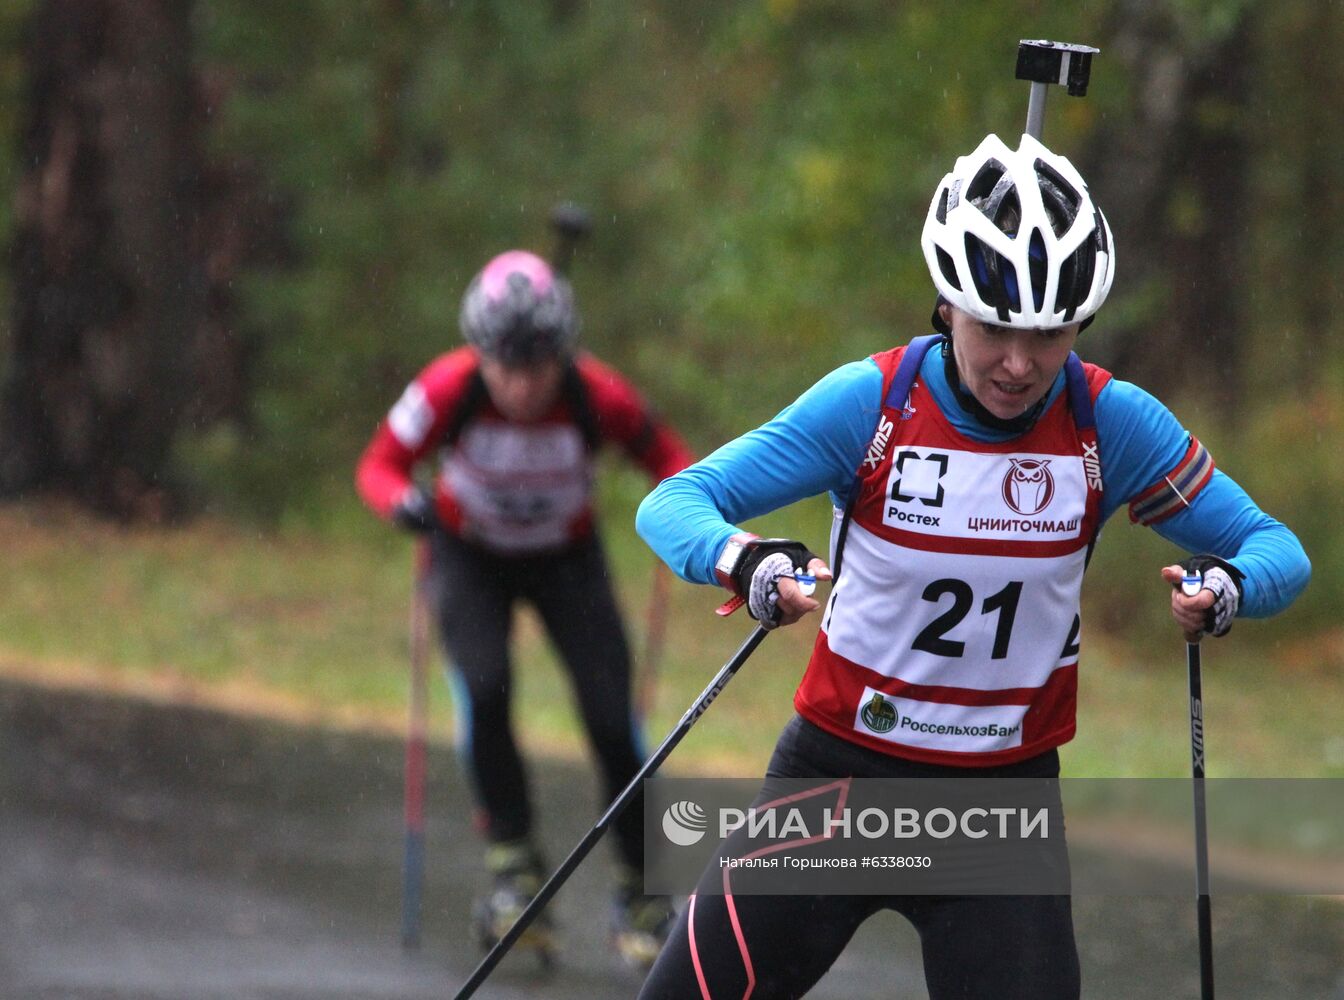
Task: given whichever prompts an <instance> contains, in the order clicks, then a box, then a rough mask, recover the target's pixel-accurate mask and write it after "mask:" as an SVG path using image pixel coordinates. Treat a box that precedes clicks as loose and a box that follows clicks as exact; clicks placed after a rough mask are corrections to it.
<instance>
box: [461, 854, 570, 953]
mask: <svg viewBox="0 0 1344 1000" xmlns="http://www.w3.org/2000/svg"><path fill="white" fill-rule="evenodd" d="M486 868H487V869H488V870H489V871H490V873H491V878H492V880H493V884H492V886H491V888H490V891H489V892H488V893H487V894H486V895H485V896H483V897H482V898H481V899H478V900H477V901H476V902H475V904H474V905H473V906H472V912H471V930H472V936H473V937H474V938H475V939H476V943H477V945H478V946H479V947H480V949H481V951H483V952H488V951H489V950H490V949H491V948H493V947H494V946H495V945H496V944H498V943H499V940H500V938H502V937H503V936H504V935H505V934H507V933H508V931H509V928H511V927H512V926H513V924H514V922H515V921H516V920H517V919H518V917H519V915H521V914H522V912H523V910H524V909H526V908H527V904H528V903H530V902H531V901H532V897H534V896H535V895H536V894H537V892H538V890H540V889H541V886H542V884H543V882H544V881H545V870H544V867H543V865H542V862H541V858H540V856H539V855H538V854H537V852H536V851H535V850H533V848H532V847H531V846H530V845H528V844H518V843H512V844H495V845H493V846H491V847H490V849H489V851H487V853H486ZM514 947H516V948H519V949H521V950H523V951H529V952H531V953H532V954H534V955H535V956H536V958H537V963H538V965H539V966H540V967H541V971H542V972H550V971H551V970H552V969H553V968H554V967H555V964H556V936H555V928H554V926H553V925H552V923H551V917H550V914H549V913H548V912H547V911H545V910H543V911H542V912H541V913H539V914H537V917H536V919H535V920H533V921H532V924H531V925H530V926H529V927H528V928H527V930H526V931H524V932H523V935H522V937H520V938H519V939H518V942H517V944H516V945H515V946H514Z"/></svg>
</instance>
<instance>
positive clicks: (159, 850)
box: [0, 683, 1344, 1000]
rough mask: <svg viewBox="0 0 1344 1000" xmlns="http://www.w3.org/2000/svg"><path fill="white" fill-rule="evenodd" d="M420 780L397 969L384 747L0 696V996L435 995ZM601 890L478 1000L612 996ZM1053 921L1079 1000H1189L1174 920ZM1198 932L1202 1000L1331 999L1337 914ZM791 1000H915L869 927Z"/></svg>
mask: <svg viewBox="0 0 1344 1000" xmlns="http://www.w3.org/2000/svg"><path fill="white" fill-rule="evenodd" d="M430 775H431V781H430V807H429V808H430V819H429V823H430V827H429V844H428V850H427V853H428V867H429V874H428V880H427V884H426V887H425V923H424V947H423V949H422V950H421V951H420V952H419V953H416V954H409V955H408V954H406V953H403V951H402V950H401V948H400V946H399V944H398V931H399V920H400V865H401V838H402V829H401V746H400V744H399V743H398V742H397V741H395V740H388V739H381V738H376V737H370V736H352V735H346V734H333V733H330V732H316V731H311V730H305V729H301V728H296V727H290V726H286V725H283V724H279V723H272V722H259V721H252V720H239V719H236V718H233V717H229V716H225V715H222V714H217V713H212V712H206V711H200V710H192V709H180V708H163V707H155V706H150V705H146V704H144V703H139V702H131V701H122V700H117V699H110V698H104V697H100V696H90V695H78V694H68V693H56V692H51V691H44V690H37V689H33V688H27V687H23V686H18V685H13V684H9V683H0V928H2V929H3V934H0V997H3V998H42V1000H55V998H61V1000H66V998H69V1000H95V998H96V1000H123V998H137V1000H138V998H146V1000H148V998H154V1000H159V998H163V1000H169V998H171V1000H207V998H212V1000H213V998H225V997H227V998H229V1000H251V998H257V1000H291V998H293V1000H298V998H316V997H324V998H337V1000H340V998H356V997H366V998H422V997H448V996H451V995H452V993H453V991H454V989H455V988H456V986H458V985H459V984H460V983H461V982H462V981H463V980H464V979H465V978H466V976H467V975H468V974H469V973H470V971H471V969H472V968H473V967H474V964H475V961H476V959H477V955H476V954H475V952H474V951H473V950H472V948H471V946H470V944H469V942H468V940H467V934H466V927H465V917H466V912H467V908H468V906H469V901H470V899H471V896H472V895H473V894H474V893H475V892H476V891H477V889H478V887H479V886H480V884H481V876H480V874H479V854H480V851H479V847H478V845H477V842H476V840H475V839H474V835H473V834H472V833H471V831H470V828H469V823H468V818H467V816H468V813H467V808H466V802H465V799H464V797H463V791H462V784H461V782H460V781H459V780H458V776H457V770H456V765H455V763H454V762H453V760H452V756H451V754H450V753H449V752H448V751H446V750H438V751H435V752H434V753H433V754H432V755H431V761H430ZM592 784H593V783H592V782H591V781H590V780H589V778H588V777H587V776H586V775H582V774H576V773H574V770H573V769H572V768H570V769H566V768H564V767H561V766H557V765H547V766H538V767H536V769H535V772H534V785H535V786H536V787H537V788H538V790H539V794H540V813H541V815H542V817H543V831H544V834H545V838H546V842H547V844H548V846H549V848H550V850H551V852H552V858H553V860H558V859H559V858H560V857H562V856H563V855H564V853H566V852H567V851H568V850H569V848H570V847H571V846H572V845H573V844H574V843H575V842H576V841H577V840H578V839H579V838H580V837H581V836H582V835H583V833H584V832H585V831H586V830H587V828H588V825H589V824H590V823H591V822H592V820H593V818H594V817H595V816H596V814H597V811H598V803H597V801H596V795H595V793H594V792H593V790H592ZM580 789H581V790H583V794H579V792H578V790H580ZM1127 863H1129V862H1124V861H1118V862H1117V864H1121V865H1124V864H1127ZM610 870H611V869H610V863H609V860H608V855H607V853H606V851H605V849H604V848H603V847H599V849H598V851H597V852H595V853H594V855H592V856H591V857H590V859H589V861H588V862H587V863H585V864H584V865H583V866H582V867H581V868H580V869H579V871H578V872H577V873H576V874H575V876H574V877H573V878H572V879H571V880H570V882H569V883H568V884H567V885H566V886H565V887H564V889H563V890H562V891H561V893H560V895H559V896H558V897H557V900H556V905H557V906H558V913H557V919H558V921H559V922H560V925H561V927H562V929H563V940H564V943H565V949H566V950H565V954H564V957H563V959H562V965H561V967H560V968H559V970H558V971H556V972H555V973H553V974H551V975H550V976H548V977H542V976H540V975H539V974H538V972H537V969H536V966H535V963H534V962H533V960H532V958H531V956H528V955H525V954H520V955H515V956H510V957H509V958H508V959H506V961H505V962H504V964H503V965H502V966H501V967H500V968H499V970H497V971H496V973H495V975H494V976H493V977H492V978H491V980H490V981H489V982H488V983H487V984H486V986H485V987H484V988H483V989H482V990H481V991H480V993H479V994H478V996H481V997H483V998H490V997H497V998H500V1000H510V998H517V997H524V996H527V997H533V996H537V997H555V998H559V1000H568V998H575V1000H580V998H581V1000H605V998H608V997H613V998H614V997H631V996H634V994H635V993H636V992H637V990H638V978H637V977H636V976H634V975H633V974H632V973H631V972H629V971H628V970H626V969H624V968H623V967H621V966H620V965H619V963H617V962H616V961H615V960H614V959H613V958H612V956H611V955H610V953H609V951H608V948H607V945H606V941H605V923H606V904H607V885H608V881H609V878H610ZM1171 878H1172V879H1174V880H1179V883H1178V884H1180V885H1182V886H1185V885H1189V884H1190V876H1189V873H1188V872H1185V871H1180V870H1176V871H1173V872H1172V873H1171ZM1075 914H1076V923H1077V930H1078V938H1079V945H1080V951H1081V954H1082V960H1083V969H1084V995H1085V996H1087V997H1089V998H1096V1000H1111V998H1116V1000H1119V998H1126V1000H1128V998H1136V997H1161V998H1169V997H1195V996H1197V995H1198V973H1197V964H1196V960H1195V944H1194V941H1195V931H1194V913H1193V904H1192V903H1191V901H1190V900H1189V899H1188V898H1185V897H1182V896H1180V895H1173V896H1170V897H1162V898H1155V897H1130V898H1121V897H1107V898H1101V897H1091V898H1087V897H1083V898H1079V899H1078V900H1077V901H1076V902H1075ZM1214 920H1215V922H1214V941H1215V948H1216V960H1217V963H1218V996H1219V997H1220V998H1221V1000H1234V998H1246V1000H1264V998H1272V997H1285V998H1322V1000H1344V905H1341V904H1339V903H1335V902H1329V901H1324V900H1318V899H1311V898H1305V897H1269V896H1232V897H1227V898H1224V899H1218V900H1216V901H1215V908H1214ZM809 996H811V997H817V998H835V1000H840V998H854V997H892V998H912V1000H925V998H926V997H927V993H926V992H925V990H924V987H923V979H922V974H921V972H920V964H919V957H918V941H917V939H916V938H915V936H914V934H913V932H911V931H910V929H909V928H908V927H907V926H906V925H905V924H904V923H903V922H902V921H901V920H900V919H899V918H897V917H895V916H893V915H890V914H881V915H879V916H878V917H876V918H874V919H873V920H871V921H869V922H868V924H866V925H865V926H864V927H863V928H862V929H861V931H860V933H859V935H858V936H857V937H856V939H855V940H854V942H853V943H852V944H851V945H850V947H849V949H848V950H847V951H846V952H845V954H844V955H843V956H842V957H841V959H840V961H839V962H838V963H837V964H836V966H835V967H834V968H833V969H832V970H831V972H830V973H829V974H828V975H827V977H826V978H825V979H823V981H822V983H821V984H820V985H819V986H818V987H817V988H816V989H815V990H814V991H813V992H812V993H811V994H809Z"/></svg>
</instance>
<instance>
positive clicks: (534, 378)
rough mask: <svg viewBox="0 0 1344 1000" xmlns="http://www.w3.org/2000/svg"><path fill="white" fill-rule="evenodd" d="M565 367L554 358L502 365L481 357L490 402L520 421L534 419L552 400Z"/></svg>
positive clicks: (539, 415)
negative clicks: (514, 364) (525, 363)
mask: <svg viewBox="0 0 1344 1000" xmlns="http://www.w3.org/2000/svg"><path fill="white" fill-rule="evenodd" d="M563 372H564V367H563V366H562V365H561V363H560V362H559V361H558V360H556V359H553V358H551V359H547V360H545V361H538V362H535V363H533V364H530V365H520V366H513V365H505V364H502V363H501V362H499V361H497V360H495V359H494V358H487V357H482V358H481V378H482V379H484V380H485V388H486V391H487V392H489V393H490V402H492V403H494V404H495V408H496V409H497V410H499V412H500V413H502V414H503V415H504V416H505V417H506V418H507V419H509V420H515V421H518V422H519V423H528V422H530V421H533V420H537V419H538V418H540V417H541V416H542V414H544V413H545V412H546V411H547V410H549V409H550V408H551V406H552V405H553V404H554V403H555V399H556V396H557V395H558V394H559V392H560V376H561V374H562V373H563Z"/></svg>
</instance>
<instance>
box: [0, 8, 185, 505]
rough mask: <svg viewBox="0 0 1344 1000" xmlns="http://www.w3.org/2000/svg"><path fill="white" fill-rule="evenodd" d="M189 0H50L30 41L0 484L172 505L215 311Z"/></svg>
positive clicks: (13, 492) (1, 414)
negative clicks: (209, 318) (198, 225)
mask: <svg viewBox="0 0 1344 1000" xmlns="http://www.w3.org/2000/svg"><path fill="white" fill-rule="evenodd" d="M189 15H190V4H188V3H185V2H182V0H80V2H78V3H70V2H65V0H43V2H41V3H39V4H38V6H37V8H36V9H35V11H34V15H33V21H32V25H31V34H30V37H29V42H28V50H27V65H28V72H29V103H28V107H27V109H26V115H27V118H26V123H25V127H24V132H23V135H22V139H21V152H22V157H23V164H24V171H25V172H24V174H23V176H22V178H21V180H20V183H19V186H18V193H17V202H16V227H15V228H16V231H15V238H14V245H13V256H12V267H13V274H14V323H13V337H14V340H13V345H12V349H11V352H10V371H9V375H8V379H7V383H6V385H5V386H4V392H3V400H2V401H0V493H2V494H3V495H6V496H17V495H23V494H25V493H29V492H33V491H54V492H58V493H63V494H67V495H70V496H73V497H75V498H76V499H78V500H80V501H81V502H83V503H85V504H87V505H89V506H92V507H95V508H97V509H99V510H102V511H106V512H109V513H112V514H115V515H117V516H124V517H158V516H162V515H164V514H166V513H167V506H168V504H169V502H170V500H171V495H172V491H171V489H170V488H169V461H170V458H171V448H172V444H173V440H174V437H175V435H176V432H177V430H178V428H179V427H180V425H181V423H182V420H183V415H184V407H185V405H186V403H187V401H188V398H189V395H190V392H189V380H188V376H189V374H190V372H189V370H188V368H189V364H188V356H189V352H188V350H187V347H188V345H189V344H190V342H191V338H192V335H193V332H194V331H195V330H196V329H197V327H198V324H199V321H200V317H201V316H202V315H203V311H204V300H205V288H204V282H203V280H202V278H201V270H200V268H199V267H197V266H196V265H195V264H194V263H193V254H192V253H191V252H190V246H191V243H192V242H193V241H192V240H191V236H190V230H191V226H192V225H193V221H194V219H195V218H196V208H197V200H198V197H199V171H198V160H197V155H196V135H195V131H196V121H195V117H194V111H195V107H194V98H193V89H192V73H191V62H190V52H191V44H190V42H191V34H190V22H189Z"/></svg>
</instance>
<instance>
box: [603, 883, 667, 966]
mask: <svg viewBox="0 0 1344 1000" xmlns="http://www.w3.org/2000/svg"><path fill="white" fill-rule="evenodd" d="M676 918H677V914H676V911H675V910H673V908H672V901H671V900H670V899H668V897H666V896H646V895H644V894H643V893H642V892H640V891H638V890H636V889H633V888H628V887H622V888H621V889H619V890H618V891H617V893H616V898H615V900H614V902H613V905H612V914H611V941H612V946H613V947H614V948H615V950H616V954H617V955H618V956H620V959H621V961H622V962H623V963H624V964H625V965H627V966H629V967H630V968H632V969H635V970H636V971H638V972H647V971H648V970H649V968H650V967H652V965H653V963H654V960H655V959H657V958H658V953H659V952H660V951H662V950H663V945H664V944H665V943H666V941H667V936H668V934H670V933H671V931H672V924H673V923H674V922H675V921H676Z"/></svg>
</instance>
